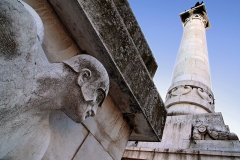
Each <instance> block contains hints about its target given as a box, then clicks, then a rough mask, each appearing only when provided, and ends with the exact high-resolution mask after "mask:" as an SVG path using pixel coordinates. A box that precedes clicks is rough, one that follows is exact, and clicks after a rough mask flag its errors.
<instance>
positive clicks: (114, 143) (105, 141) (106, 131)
mask: <svg viewBox="0 0 240 160" xmlns="http://www.w3.org/2000/svg"><path fill="white" fill-rule="evenodd" d="M84 126H86V127H87V129H88V130H89V131H90V132H91V134H92V135H93V136H94V137H95V139H96V140H97V141H98V142H99V143H100V144H101V146H102V147H103V148H104V149H105V150H106V151H108V154H110V155H111V157H113V158H114V159H119V157H122V154H123V151H124V148H125V146H126V144H127V141H128V140H129V137H130V134H131V132H132V129H131V128H130V126H129V125H128V123H127V122H126V120H125V119H124V117H123V115H122V113H121V111H120V110H119V109H118V108H117V107H116V106H115V105H114V103H113V101H112V99H111V98H110V97H109V96H108V97H107V98H106V100H105V101H104V102H103V105H102V107H100V108H99V109H98V113H97V115H96V116H95V117H94V118H88V119H86V120H85V121H84Z"/></svg>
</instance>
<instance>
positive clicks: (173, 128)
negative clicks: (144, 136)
mask: <svg viewBox="0 0 240 160" xmlns="http://www.w3.org/2000/svg"><path fill="white" fill-rule="evenodd" d="M180 19H181V22H182V24H183V27H184V31H183V36H182V41H181V44H180V48H179V52H178V56H177V60H176V64H175V68H174V72H173V77H172V84H171V86H170V87H169V89H168V92H167V95H166V100H165V107H166V109H167V114H168V116H167V120H166V124H165V128H164V132H163V139H162V142H160V143H159V142H138V143H137V142H129V147H127V148H126V150H125V153H124V156H123V159H125V158H126V159H127V158H135V159H145V158H146V159H154V160H155V159H196V158H203V159H213V158H216V159H219V158H220V157H221V158H224V159H231V157H230V155H231V156H232V157H234V158H236V159H240V143H239V139H238V137H237V135H236V134H234V133H231V132H230V130H229V127H228V126H227V125H225V124H224V121H223V117H222V115H221V113H216V112H215V107H214V105H215V100H214V95H213V92H212V90H211V78H210V69H209V60H208V50H207V43H206V33H205V30H206V29H208V28H210V21H209V19H208V14H207V10H206V7H205V4H204V3H199V2H198V3H197V4H196V5H195V6H194V7H192V8H191V9H190V10H187V11H185V12H183V13H181V14H180ZM134 146H135V147H134Z"/></svg>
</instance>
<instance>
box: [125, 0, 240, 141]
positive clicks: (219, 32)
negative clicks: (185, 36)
mask: <svg viewBox="0 0 240 160" xmlns="http://www.w3.org/2000/svg"><path fill="white" fill-rule="evenodd" d="M128 1H129V3H130V6H131V8H132V10H133V12H134V14H135V16H136V19H137V21H138V23H139V25H140V27H141V29H142V32H143V34H144V36H145V38H146V40H147V42H148V44H149V46H150V48H151V50H152V53H153V55H154V57H155V59H156V61H157V63H158V70H157V72H156V74H155V77H154V82H155V85H156V86H157V88H158V91H159V93H160V95H161V97H162V99H163V100H165V95H166V92H167V89H168V87H169V86H170V82H171V76H172V72H173V67H174V63H175V60H176V57H177V53H178V49H179V46H180V42H181V38H182V33H183V26H182V24H181V21H180V18H179V14H180V13H181V12H183V11H184V10H188V9H190V8H191V7H192V6H194V5H195V3H196V2H197V1H193V0H181V1H179V0H177V1H167V0H150V1H147V0H128ZM204 3H205V6H206V9H207V14H208V17H209V20H210V25H211V28H210V29H207V30H206V35H207V45H208V54H209V61H210V70H211V82H212V91H213V93H214V98H215V102H216V104H215V111H216V112H222V115H223V118H224V121H225V124H226V125H229V128H230V131H231V132H234V133H236V134H237V135H238V136H239V138H240V9H239V6H240V0H231V1H226V0H218V1H213V0H205V1H204Z"/></svg>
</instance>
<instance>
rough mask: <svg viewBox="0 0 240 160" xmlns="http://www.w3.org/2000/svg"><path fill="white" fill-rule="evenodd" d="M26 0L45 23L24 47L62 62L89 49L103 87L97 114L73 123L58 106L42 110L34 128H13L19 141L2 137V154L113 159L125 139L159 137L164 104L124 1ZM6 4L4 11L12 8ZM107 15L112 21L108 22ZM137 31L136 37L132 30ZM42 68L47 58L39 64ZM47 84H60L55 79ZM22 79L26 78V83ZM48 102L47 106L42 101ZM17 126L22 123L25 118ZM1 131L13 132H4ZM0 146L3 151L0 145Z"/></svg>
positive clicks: (118, 155)
mask: <svg viewBox="0 0 240 160" xmlns="http://www.w3.org/2000/svg"><path fill="white" fill-rule="evenodd" d="M25 2H26V3H27V4H29V5H30V6H31V7H32V8H33V9H34V12H35V11H36V12H37V13H31V14H32V15H34V14H36V15H39V16H40V17H41V20H42V22H43V27H44V30H43V28H42V26H40V29H39V28H37V31H38V34H37V38H38V40H39V42H40V43H38V42H37V47H38V50H31V53H33V52H34V51H35V52H34V53H38V52H39V53H41V54H43V55H39V57H41V56H43V57H44V58H43V59H44V62H46V64H49V66H51V64H50V63H49V62H51V63H54V62H57V63H56V64H62V63H60V62H63V61H64V63H66V61H65V60H68V59H69V58H71V57H74V56H76V55H79V54H83V53H84V54H89V55H92V56H93V57H96V58H97V59H98V60H99V61H100V62H101V63H102V64H103V66H104V67H105V68H106V70H107V72H108V74H109V78H110V91H109V95H108V96H107V97H106V99H105V101H104V102H103V104H102V106H101V107H99V108H98V110H97V114H96V115H95V116H94V117H89V118H88V119H86V120H85V121H84V122H81V123H75V122H74V121H73V120H72V119H70V118H69V117H68V116H69V115H68V116H67V115H66V114H65V113H63V112H62V111H60V110H56V111H51V112H50V111H49V112H48V114H50V116H49V117H48V115H47V114H46V115H44V117H47V118H46V119H45V121H44V124H43V125H42V126H41V128H37V127H38V126H37V125H38V124H34V125H35V126H34V128H35V130H34V131H33V132H31V135H30V139H29V138H27V140H25V137H26V135H23V136H22V137H17V135H18V132H16V134H14V133H12V134H14V135H15V137H14V138H16V139H19V141H20V142H22V141H23V142H24V144H21V145H19V146H17V145H18V143H16V146H11V144H8V146H7V147H9V146H10V148H11V149H12V148H13V149H12V150H13V151H11V153H10V154H8V153H6V156H5V155H3V158H7V159H11V158H12V159H116V160H118V159H121V157H122V154H123V152H124V149H125V146H126V144H127V141H128V140H129V139H133V140H151V141H159V140H160V139H161V137H162V132H163V126H164V123H165V118H166V110H165V108H164V105H163V102H162V99H161V97H160V95H159V94H158V92H157V89H156V87H155V85H154V83H153V81H152V76H153V75H154V73H155V71H156V68H157V64H156V62H155V60H154V57H153V56H152V54H151V51H150V49H149V47H148V45H147V43H146V41H145V39H144V37H143V35H142V33H141V30H140V28H139V26H138V24H137V22H136V20H135V18H134V16H133V14H132V12H131V10H130V8H129V5H128V3H127V2H126V1H117V0H116V1H101V4H98V2H96V1H87V2H86V1H69V3H66V2H65V1H54V0H50V1H47V0H25ZM14 3H17V4H18V7H19V8H21V7H22V6H25V7H28V6H27V5H26V4H24V3H23V2H22V1H17V0H16V1H15V2H11V5H13V6H14ZM115 3H116V5H115ZM21 5H22V6H21ZM94 6H95V7H94ZM104 6H107V7H104ZM3 7H5V6H3ZM31 7H30V10H31V9H32V8H31ZM10 8H11V7H10ZM13 8H14V7H13ZM22 8H23V7H22ZM22 8H21V9H19V10H20V11H23V12H25V13H26V14H27V12H28V11H29V10H28V11H27V10H23V9H22ZM121 10H123V11H122V12H121ZM9 11H10V12H11V9H9ZM125 11H126V12H125ZM106 13H107V14H106ZM123 13H128V15H129V16H130V17H131V19H132V21H134V25H130V22H128V21H127V19H126V16H125V15H124V14H123ZM127 17H128V16H127ZM31 20H32V19H31ZM41 20H40V19H37V20H36V19H35V22H36V23H37V27H38V26H39V25H41V22H40V21H41ZM38 22H39V23H38ZM110 23H112V24H111V25H107V24H110ZM125 23H126V25H125ZM33 25H34V24H33ZM18 27H19V28H21V26H18ZM34 29H35V28H34ZM112 32H114V33H115V34H113V33H112ZM18 33H19V32H18ZM29 34H30V33H29ZM43 35H44V36H43ZM136 35H138V36H139V37H138V38H136ZM35 38H36V37H35ZM1 45H2V44H1ZM40 45H42V46H40ZM39 46H40V47H39ZM143 46H144V47H143ZM29 54H30V53H29ZM45 56H46V57H47V59H46V57H45ZM34 60H35V65H36V64H38V61H37V60H38V59H34ZM48 61H49V62H48ZM58 62H59V63H58ZM54 64H55V63H54ZM35 68H37V67H35ZM46 68H48V66H45V69H46ZM56 69H58V68H56ZM64 69H66V68H64ZM72 69H73V68H72ZM29 70H31V68H30V69H29ZM73 70H74V69H73ZM34 71H36V72H37V71H38V70H34ZM34 71H32V72H34ZM133 71H134V72H133ZM133 73H135V74H133ZM34 74H37V73H34ZM51 78H52V77H51ZM51 78H50V79H51ZM136 82H138V83H136ZM61 83H65V82H61ZM43 84H45V81H44V82H43ZM51 85H53V86H54V85H58V86H61V85H60V83H59V82H58V83H57V84H51ZM143 86H144V87H143ZM27 87H29V88H31V87H32V86H31V84H28V85H27ZM44 87H45V88H46V87H47V86H44ZM108 87H109V86H108ZM108 87H107V88H108ZM60 88H61V87H60ZM88 89H89V88H88ZM55 92H58V91H57V90H56V91H55ZM70 92H71V91H69V94H70ZM106 92H107V91H106ZM16 94H17V93H16ZM47 98H48V97H47ZM60 101H61V100H60ZM68 102H69V103H72V102H71V101H68ZM50 103H51V102H50ZM30 107H31V106H30ZM51 107H54V106H49V108H51ZM1 111H2V110H1ZM1 113H2V112H1ZM38 114H40V113H39V112H37V113H35V112H33V113H32V116H33V117H34V116H38ZM19 116H20V117H21V115H19ZM25 116H26V115H25ZM17 118H18V117H17ZM17 118H16V119H17ZM38 118H41V116H38ZM29 119H31V117H30V118H29ZM49 125H50V126H49ZM20 127H21V128H24V125H23V127H22V126H20ZM30 128H31V126H30ZM25 129H26V128H25ZM4 130H5V129H4ZM35 132H37V133H35ZM4 133H5V131H4ZM6 133H7V130H6ZM45 134H47V136H45ZM39 135H40V137H38V136H39ZM41 135H43V136H41ZM0 136H1V135H0ZM8 137H10V138H12V137H11V136H10V135H9V136H8ZM46 137H47V138H46ZM22 139H23V140H22ZM29 140H31V142H33V143H30V142H29ZM45 142H46V143H45ZM7 147H6V148H7ZM15 148H16V150H14V149H15ZM33 148H34V152H32V149H33ZM0 151H1V152H2V150H1V149H0ZM4 154H5V153H4ZM1 156H2V155H1Z"/></svg>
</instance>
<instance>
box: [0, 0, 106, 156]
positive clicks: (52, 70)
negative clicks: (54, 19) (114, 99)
mask: <svg viewBox="0 0 240 160" xmlns="http://www.w3.org/2000/svg"><path fill="white" fill-rule="evenodd" d="M0 19H1V22H0V27H1V28H2V29H3V30H1V32H0V35H1V36H0V62H1V63H0V64H1V66H2V67H1V69H0V73H1V75H2V76H1V77H0V86H1V89H0V96H1V99H0V116H1V121H0V128H1V130H0V155H1V156H0V158H1V159H41V158H42V157H43V155H44V153H45V152H46V150H47V148H48V146H49V143H50V137H51V131H50V126H49V115H50V114H51V112H53V111H56V110H61V111H63V112H65V113H66V115H68V116H69V117H70V118H71V119H72V120H73V121H75V122H78V123H79V122H82V121H83V120H85V119H86V118H87V117H89V116H94V115H95V114H96V111H97V108H98V107H99V106H101V104H102V102H103V100H104V99H105V97H106V95H107V93H108V90H109V78H108V74H107V72H106V70H105V68H104V66H103V65H102V64H101V63H100V62H99V61H98V60H97V59H95V58H94V57H92V56H89V55H78V56H75V57H72V58H71V59H69V60H65V61H64V62H62V63H49V61H48V60H47V58H46V56H45V53H44V51H43V50H42V47H41V41H39V39H38V34H37V24H36V23H35V20H34V18H33V16H32V14H31V13H29V12H28V10H26V9H25V7H24V5H23V4H22V3H21V2H20V1H17V0H16V1H5V0H2V1H0Z"/></svg>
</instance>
